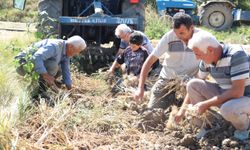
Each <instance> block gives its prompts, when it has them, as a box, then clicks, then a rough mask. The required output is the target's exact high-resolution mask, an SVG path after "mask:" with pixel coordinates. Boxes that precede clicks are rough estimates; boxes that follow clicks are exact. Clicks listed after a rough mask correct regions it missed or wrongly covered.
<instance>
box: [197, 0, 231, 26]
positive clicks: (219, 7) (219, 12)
mask: <svg viewBox="0 0 250 150" xmlns="http://www.w3.org/2000/svg"><path fill="white" fill-rule="evenodd" d="M200 16H201V17H200V23H201V25H203V26H206V27H208V28H210V29H213V30H217V31H221V30H226V29H229V28H231V26H232V24H233V15H232V7H230V6H229V5H225V4H223V3H219V4H218V3H214V4H210V5H208V6H205V7H203V8H202V9H201V12H200Z"/></svg>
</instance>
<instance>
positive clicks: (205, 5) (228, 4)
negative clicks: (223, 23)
mask: <svg viewBox="0 0 250 150" xmlns="http://www.w3.org/2000/svg"><path fill="white" fill-rule="evenodd" d="M215 3H216V4H225V5H227V6H229V7H231V8H235V7H236V5H235V4H234V3H232V2H230V1H227V0H219V1H218V0H217V1H207V2H204V3H202V4H201V5H200V6H199V7H200V8H202V7H203V8H204V7H207V6H210V5H212V4H215Z"/></svg>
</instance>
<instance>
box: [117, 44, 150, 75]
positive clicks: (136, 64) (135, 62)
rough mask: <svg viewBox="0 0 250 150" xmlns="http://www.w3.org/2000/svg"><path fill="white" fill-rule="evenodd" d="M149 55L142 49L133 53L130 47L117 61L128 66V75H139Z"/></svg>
mask: <svg viewBox="0 0 250 150" xmlns="http://www.w3.org/2000/svg"><path fill="white" fill-rule="evenodd" d="M147 57H148V53H147V51H146V49H145V48H142V47H140V48H139V49H138V50H137V51H132V50H131V48H130V46H129V47H127V48H126V50H125V51H124V53H123V54H121V55H119V56H118V57H117V59H116V61H117V62H118V63H119V64H123V63H125V64H126V73H127V74H128V75H129V74H134V75H135V76H137V75H139V74H140V72H141V68H142V65H143V63H144V61H145V60H146V58H147Z"/></svg>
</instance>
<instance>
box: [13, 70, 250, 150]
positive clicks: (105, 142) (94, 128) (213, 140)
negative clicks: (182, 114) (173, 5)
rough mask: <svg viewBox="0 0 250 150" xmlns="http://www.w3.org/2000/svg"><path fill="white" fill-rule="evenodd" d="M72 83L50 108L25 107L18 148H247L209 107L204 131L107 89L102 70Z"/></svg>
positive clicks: (15, 131)
mask: <svg viewBox="0 0 250 150" xmlns="http://www.w3.org/2000/svg"><path fill="white" fill-rule="evenodd" d="M180 82H181V81H180V80H179V79H178V78H176V80H175V81H173V82H172V83H170V84H168V86H167V87H166V88H169V89H171V90H172V94H173V93H174V94H175V95H176V97H177V98H175V99H174V101H173V100H171V101H172V103H173V105H174V104H176V105H180V103H181V100H182V97H183V93H181V92H182V90H181V89H182V88H181V87H179V86H178V85H179V84H177V83H180ZM74 83H75V89H74V90H73V91H71V92H70V93H67V92H65V91H61V92H59V94H52V95H54V96H53V100H54V101H56V104H55V106H54V107H49V106H47V105H46V103H45V102H44V101H43V100H42V99H41V100H40V102H41V103H40V105H38V106H31V107H30V108H27V109H28V110H27V111H30V113H29V115H28V116H27V117H26V118H24V120H23V121H22V122H21V123H19V124H18V125H17V126H16V127H15V128H14V129H13V130H12V131H13V132H12V137H15V138H14V139H15V140H14V144H15V146H16V147H17V149H82V150H85V149H124V150H125V149H126V150H127V149H157V150H163V149H167V150H168V149H180V150H185V149H193V150H196V149H209V150H210V149H216V150H217V149H249V148H250V141H249V140H246V141H238V140H236V139H234V138H233V131H234V129H233V127H232V126H231V125H230V124H229V123H227V122H226V121H224V120H223V119H222V118H221V117H220V115H218V114H216V113H214V112H213V113H212V114H213V121H212V122H210V123H209V124H210V126H208V127H206V131H204V130H201V128H199V127H196V126H194V125H193V124H192V121H190V120H189V119H188V117H187V119H186V120H184V121H183V122H182V124H181V125H175V124H174V123H173V121H172V120H171V118H172V116H171V114H170V112H171V111H173V110H175V109H176V107H172V109H173V110H171V107H169V108H168V109H167V110H162V109H154V110H149V109H146V103H147V99H145V101H143V102H142V103H140V104H139V103H135V102H134V101H133V99H132V96H131V94H128V92H118V93H115V94H114V93H112V92H111V89H110V86H109V85H108V84H107V82H106V81H105V76H104V74H103V73H99V74H95V75H92V76H87V75H84V74H79V73H74ZM123 91H126V89H124V90H123ZM180 91H181V92H180ZM172 98H173V97H171V99H172ZM169 100H170V99H169ZM190 116H192V115H190Z"/></svg>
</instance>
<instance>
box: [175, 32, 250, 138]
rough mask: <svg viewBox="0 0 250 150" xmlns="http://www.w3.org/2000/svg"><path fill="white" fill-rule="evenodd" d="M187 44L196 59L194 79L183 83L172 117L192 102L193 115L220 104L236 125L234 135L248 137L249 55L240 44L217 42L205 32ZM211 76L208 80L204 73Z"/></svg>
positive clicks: (249, 100)
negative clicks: (181, 99) (180, 102)
mask: <svg viewBox="0 0 250 150" xmlns="http://www.w3.org/2000/svg"><path fill="white" fill-rule="evenodd" d="M188 47H189V48H191V49H192V50H193V52H194V53H195V56H196V58H197V59H200V60H201V62H200V65H199V72H198V78H196V79H191V80H190V81H189V82H188V83H187V95H186V97H185V99H184V102H183V105H182V107H181V109H180V110H179V112H178V113H177V115H176V117H175V120H176V122H177V123H178V122H179V121H180V120H181V118H182V117H183V116H184V114H185V107H184V106H185V105H186V104H193V105H194V108H195V110H196V112H197V115H201V114H203V113H204V112H206V110H208V109H209V108H210V107H211V106H217V107H220V112H221V115H222V116H223V118H224V119H226V120H227V121H229V122H231V123H232V125H233V126H234V127H235V128H236V131H235V137H236V138H239V139H242V140H243V139H246V138H248V134H249V132H248V131H247V130H248V128H249V115H250V78H249V66H250V62H249V61H250V56H249V55H248V54H247V53H246V51H244V49H243V48H242V47H241V46H235V45H227V44H220V43H219V42H218V41H217V40H216V38H215V37H214V36H213V35H211V34H210V33H208V32H205V31H202V32H198V33H195V34H194V35H193V37H192V39H191V40H189V43H188ZM209 74H210V75H211V76H212V77H213V78H214V79H215V83H211V82H209V81H207V80H205V79H206V77H207V76H208V75H209Z"/></svg>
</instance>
